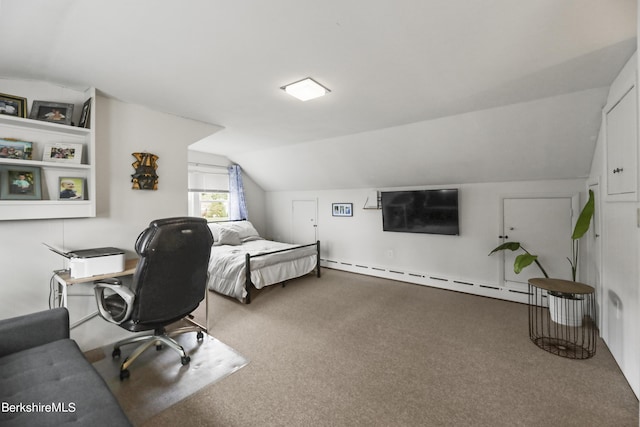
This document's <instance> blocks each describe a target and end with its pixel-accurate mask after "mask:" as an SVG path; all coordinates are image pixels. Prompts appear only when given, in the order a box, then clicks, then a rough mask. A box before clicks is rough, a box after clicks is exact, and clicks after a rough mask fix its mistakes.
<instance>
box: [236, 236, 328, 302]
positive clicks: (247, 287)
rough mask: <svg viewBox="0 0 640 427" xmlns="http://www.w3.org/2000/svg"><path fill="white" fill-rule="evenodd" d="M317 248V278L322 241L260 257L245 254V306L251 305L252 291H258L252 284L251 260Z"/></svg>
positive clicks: (262, 254) (272, 252) (317, 275)
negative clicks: (311, 247) (312, 247)
mask: <svg viewBox="0 0 640 427" xmlns="http://www.w3.org/2000/svg"><path fill="white" fill-rule="evenodd" d="M314 245H315V247H316V267H315V270H316V277H320V240H318V241H316V242H315V243H310V244H308V245H300V246H295V247H293V248H287V249H279V250H277V251H271V252H265V253H261V254H258V255H253V256H252V255H250V254H245V256H244V265H245V275H246V276H245V282H244V289H245V291H246V292H247V296H246V297H245V298H244V300H243V302H244V303H245V304H250V303H251V290H253V289H256V287H255V286H254V285H253V282H251V260H252V259H253V258H258V257H261V256H264V255H271V254H277V253H280V252H287V251H295V250H296V249H301V248H308V247H310V246H314ZM282 286H284V282H283V283H282Z"/></svg>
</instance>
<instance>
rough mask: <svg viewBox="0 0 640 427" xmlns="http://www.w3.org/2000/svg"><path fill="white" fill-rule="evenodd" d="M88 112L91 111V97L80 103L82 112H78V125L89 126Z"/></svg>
mask: <svg viewBox="0 0 640 427" xmlns="http://www.w3.org/2000/svg"><path fill="white" fill-rule="evenodd" d="M90 113H91V98H89V99H87V100H86V101H85V102H84V104H83V105H82V113H80V123H78V127H80V128H89V127H90V126H91V123H90V121H91V120H90V118H91V115H90Z"/></svg>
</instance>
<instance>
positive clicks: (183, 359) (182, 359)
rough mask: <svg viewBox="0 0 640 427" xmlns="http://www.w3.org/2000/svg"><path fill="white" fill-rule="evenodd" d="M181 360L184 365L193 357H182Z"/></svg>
mask: <svg viewBox="0 0 640 427" xmlns="http://www.w3.org/2000/svg"><path fill="white" fill-rule="evenodd" d="M180 362H181V363H182V365H183V366H184V365H188V364H189V362H191V358H190V357H189V356H185V357H181V358H180Z"/></svg>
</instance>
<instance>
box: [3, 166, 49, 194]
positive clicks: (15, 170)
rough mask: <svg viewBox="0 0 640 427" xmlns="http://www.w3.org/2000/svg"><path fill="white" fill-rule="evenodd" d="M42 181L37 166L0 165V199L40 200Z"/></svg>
mask: <svg viewBox="0 0 640 427" xmlns="http://www.w3.org/2000/svg"><path fill="white" fill-rule="evenodd" d="M41 199H42V181H41V170H40V168H39V167H32V166H21V165H15V166H13V165H11V166H9V165H3V166H0V200H41Z"/></svg>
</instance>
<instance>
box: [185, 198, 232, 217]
mask: <svg viewBox="0 0 640 427" xmlns="http://www.w3.org/2000/svg"><path fill="white" fill-rule="evenodd" d="M189 215H190V216H199V217H202V218H206V219H207V221H227V220H228V219H229V192H228V191H227V192H224V193H223V192H206V191H202V192H200V191H189Z"/></svg>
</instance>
